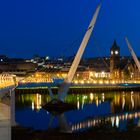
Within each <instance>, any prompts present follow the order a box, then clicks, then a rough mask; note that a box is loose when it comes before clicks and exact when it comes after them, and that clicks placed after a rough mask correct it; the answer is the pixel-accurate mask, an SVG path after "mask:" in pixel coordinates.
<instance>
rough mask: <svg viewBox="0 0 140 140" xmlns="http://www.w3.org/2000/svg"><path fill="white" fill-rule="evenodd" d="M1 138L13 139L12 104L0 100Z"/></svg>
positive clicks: (5, 139) (4, 139) (2, 139)
mask: <svg viewBox="0 0 140 140" xmlns="http://www.w3.org/2000/svg"><path fill="white" fill-rule="evenodd" d="M0 139H1V140H10V139H11V123H10V106H8V105H6V104H5V103H3V102H2V101H0Z"/></svg>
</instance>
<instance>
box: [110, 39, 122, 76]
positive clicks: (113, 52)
mask: <svg viewBox="0 0 140 140" xmlns="http://www.w3.org/2000/svg"><path fill="white" fill-rule="evenodd" d="M119 66H120V47H119V46H118V45H117V43H116V40H114V43H113V45H112V47H111V48H110V75H111V78H119Z"/></svg>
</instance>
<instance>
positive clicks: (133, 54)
mask: <svg viewBox="0 0 140 140" xmlns="http://www.w3.org/2000/svg"><path fill="white" fill-rule="evenodd" d="M125 41H126V43H127V46H128V48H129V51H130V53H131V55H132V57H133V59H134V61H135V63H136V65H137V67H138V70H139V72H140V62H139V60H138V58H137V56H136V54H135V52H134V50H133V49H132V46H131V44H130V42H129V41H128V38H127V37H125Z"/></svg>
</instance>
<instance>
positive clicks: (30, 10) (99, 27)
mask: <svg viewBox="0 0 140 140" xmlns="http://www.w3.org/2000/svg"><path fill="white" fill-rule="evenodd" d="M7 2H8V4H7ZM1 3H2V4H1V5H2V6H1V10H0V11H1V13H3V14H1V15H0V18H1V23H0V25H1V26H0V30H1V32H0V47H1V51H0V54H5V55H7V56H9V57H21V58H23V57H24V58H25V57H26V58H31V57H32V56H33V55H34V54H39V55H41V56H46V55H49V56H51V57H55V56H61V55H65V56H71V55H73V54H75V53H76V51H77V49H78V48H79V45H80V43H81V41H82V38H83V35H84V33H85V30H86V28H87V26H88V23H89V21H90V20H91V17H92V14H93V12H94V11H95V7H96V6H97V4H98V3H99V0H94V1H93V0H89V1H85V0H82V1H81V0H77V1H74V0H71V1H70V2H66V1H64V0H61V1H59V2H58V1H56V0H52V1H45V0H42V1H36V0H35V1H27V0H25V1H15V2H10V1H9V0H6V1H3V2H1ZM139 4H140V2H139V1H138V0H136V1H135V3H132V2H131V1H130V0H124V1H121V0H118V1H107V0H104V1H102V7H101V13H100V14H99V18H98V20H97V24H96V25H95V29H94V31H93V33H92V36H91V39H90V41H89V43H88V45H87V48H86V50H85V53H84V57H96V56H109V53H110V51H109V50H110V47H111V45H112V44H113V41H114V39H116V41H117V43H118V45H119V46H120V50H121V51H120V52H121V55H127V56H128V55H130V53H129V50H128V48H127V45H126V43H125V40H124V37H125V36H126V35H127V36H128V38H129V39H130V42H131V43H132V46H133V48H134V50H135V52H136V54H137V55H138V56H140V53H139V48H138V46H140V42H139V39H138V36H140V31H139V28H138V27H139V23H140V20H139V19H140V18H139V17H140V14H139V13H138V10H139V7H138V5H139ZM5 6H6V8H5ZM54 9H55V10H54ZM54 50H55V51H54Z"/></svg>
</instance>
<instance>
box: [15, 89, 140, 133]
mask: <svg viewBox="0 0 140 140" xmlns="http://www.w3.org/2000/svg"><path fill="white" fill-rule="evenodd" d="M49 101H50V97H49V95H47V94H39V93H37V94H18V95H17V94H16V121H17V123H19V124H21V125H23V126H26V127H32V128H33V129H40V130H44V129H45V130H46V129H52V128H59V130H60V131H65V132H66V131H67V132H76V131H84V130H86V129H87V128H91V127H96V126H101V125H103V126H105V127H107V128H108V129H111V128H119V129H120V130H122V129H126V128H127V124H128V122H129V121H130V120H132V121H133V124H134V125H135V126H137V125H138V123H139V118H140V93H139V92H133V91H131V92H105V93H87V94H69V95H68V96H67V98H66V100H65V102H68V103H73V104H75V105H77V110H71V111H68V112H65V113H63V114H60V115H53V114H50V113H49V112H48V111H46V110H44V109H42V105H44V104H45V103H47V102H49Z"/></svg>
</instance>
